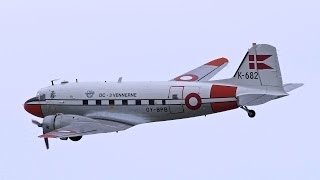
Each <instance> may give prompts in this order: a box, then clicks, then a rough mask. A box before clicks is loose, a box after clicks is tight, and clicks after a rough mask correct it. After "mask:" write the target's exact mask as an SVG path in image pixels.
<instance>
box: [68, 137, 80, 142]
mask: <svg viewBox="0 0 320 180" xmlns="http://www.w3.org/2000/svg"><path fill="white" fill-rule="evenodd" d="M81 138H82V136H76V137H69V139H70V140H71V141H80V139H81Z"/></svg>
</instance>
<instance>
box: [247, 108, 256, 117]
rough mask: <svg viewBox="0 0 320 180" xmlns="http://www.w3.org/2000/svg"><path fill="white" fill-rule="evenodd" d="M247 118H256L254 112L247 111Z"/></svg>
mask: <svg viewBox="0 0 320 180" xmlns="http://www.w3.org/2000/svg"><path fill="white" fill-rule="evenodd" d="M248 116H249V117H251V118H254V117H255V116H256V112H255V111H254V110H249V111H248Z"/></svg>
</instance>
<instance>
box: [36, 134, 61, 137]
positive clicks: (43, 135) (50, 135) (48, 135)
mask: <svg viewBox="0 0 320 180" xmlns="http://www.w3.org/2000/svg"><path fill="white" fill-rule="evenodd" d="M57 137H58V136H55V135H52V134H42V135H41V136H39V138H57Z"/></svg>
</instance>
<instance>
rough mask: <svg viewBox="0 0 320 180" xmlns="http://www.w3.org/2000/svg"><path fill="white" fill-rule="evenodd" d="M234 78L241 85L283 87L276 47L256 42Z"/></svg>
mask: <svg viewBox="0 0 320 180" xmlns="http://www.w3.org/2000/svg"><path fill="white" fill-rule="evenodd" d="M232 79H233V81H235V82H236V84H241V85H247V86H274V87H281V88H282V87H283V85H282V77H281V71H280V66H279V62H278V56H277V50H276V48H275V47H273V46H271V45H268V44H258V45H257V44H255V43H254V44H253V46H252V47H251V48H250V49H249V50H248V52H247V54H246V55H245V57H244V59H243V61H242V63H241V64H240V66H239V68H238V70H237V72H236V73H235V75H234V76H233V78H232Z"/></svg>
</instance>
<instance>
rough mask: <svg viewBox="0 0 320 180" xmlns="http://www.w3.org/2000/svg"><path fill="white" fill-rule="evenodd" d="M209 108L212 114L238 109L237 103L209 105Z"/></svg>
mask: <svg viewBox="0 0 320 180" xmlns="http://www.w3.org/2000/svg"><path fill="white" fill-rule="evenodd" d="M211 108H212V111H213V112H214V113H217V112H223V111H228V110H231V109H236V108H238V103H237V102H236V101H232V102H218V103H211Z"/></svg>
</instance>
